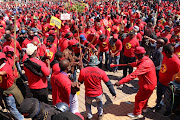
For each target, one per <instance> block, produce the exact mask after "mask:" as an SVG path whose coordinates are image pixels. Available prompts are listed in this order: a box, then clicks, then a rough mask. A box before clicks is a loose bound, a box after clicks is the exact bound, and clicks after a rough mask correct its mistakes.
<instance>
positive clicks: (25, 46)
mask: <svg viewBox="0 0 180 120" xmlns="http://www.w3.org/2000/svg"><path fill="white" fill-rule="evenodd" d="M32 41H36V42H38V44H39V43H40V40H39V38H38V37H37V36H35V37H34V38H33V39H32V40H30V39H28V38H26V39H25V40H24V41H23V42H22V48H27V44H29V43H31V42H32Z"/></svg>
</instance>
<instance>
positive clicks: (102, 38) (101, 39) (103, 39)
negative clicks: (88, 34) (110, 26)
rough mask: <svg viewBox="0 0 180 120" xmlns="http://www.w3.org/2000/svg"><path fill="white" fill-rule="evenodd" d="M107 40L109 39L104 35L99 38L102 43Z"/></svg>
mask: <svg viewBox="0 0 180 120" xmlns="http://www.w3.org/2000/svg"><path fill="white" fill-rule="evenodd" d="M106 38H107V36H106V35H104V34H101V35H100V36H99V40H100V41H105V40H106Z"/></svg>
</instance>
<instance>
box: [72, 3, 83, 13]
mask: <svg viewBox="0 0 180 120" xmlns="http://www.w3.org/2000/svg"><path fill="white" fill-rule="evenodd" d="M85 6H86V5H85V4H84V3H76V4H74V5H73V6H72V7H71V8H70V9H69V10H70V11H76V10H77V11H78V13H82V12H83V11H84V8H85Z"/></svg>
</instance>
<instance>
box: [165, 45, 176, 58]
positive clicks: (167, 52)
mask: <svg viewBox="0 0 180 120" xmlns="http://www.w3.org/2000/svg"><path fill="white" fill-rule="evenodd" d="M163 52H164V53H165V55H166V56H167V57H168V58H172V57H173V53H174V48H173V46H172V45H171V44H167V45H164V46H163Z"/></svg>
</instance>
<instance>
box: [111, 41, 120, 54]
mask: <svg viewBox="0 0 180 120" xmlns="http://www.w3.org/2000/svg"><path fill="white" fill-rule="evenodd" d="M109 49H110V50H111V51H112V53H115V52H117V51H118V50H119V52H118V53H117V54H115V56H119V55H120V52H121V50H122V42H121V41H120V40H119V39H118V40H117V41H116V43H115V44H114V45H112V46H111V45H110V43H109Z"/></svg>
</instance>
